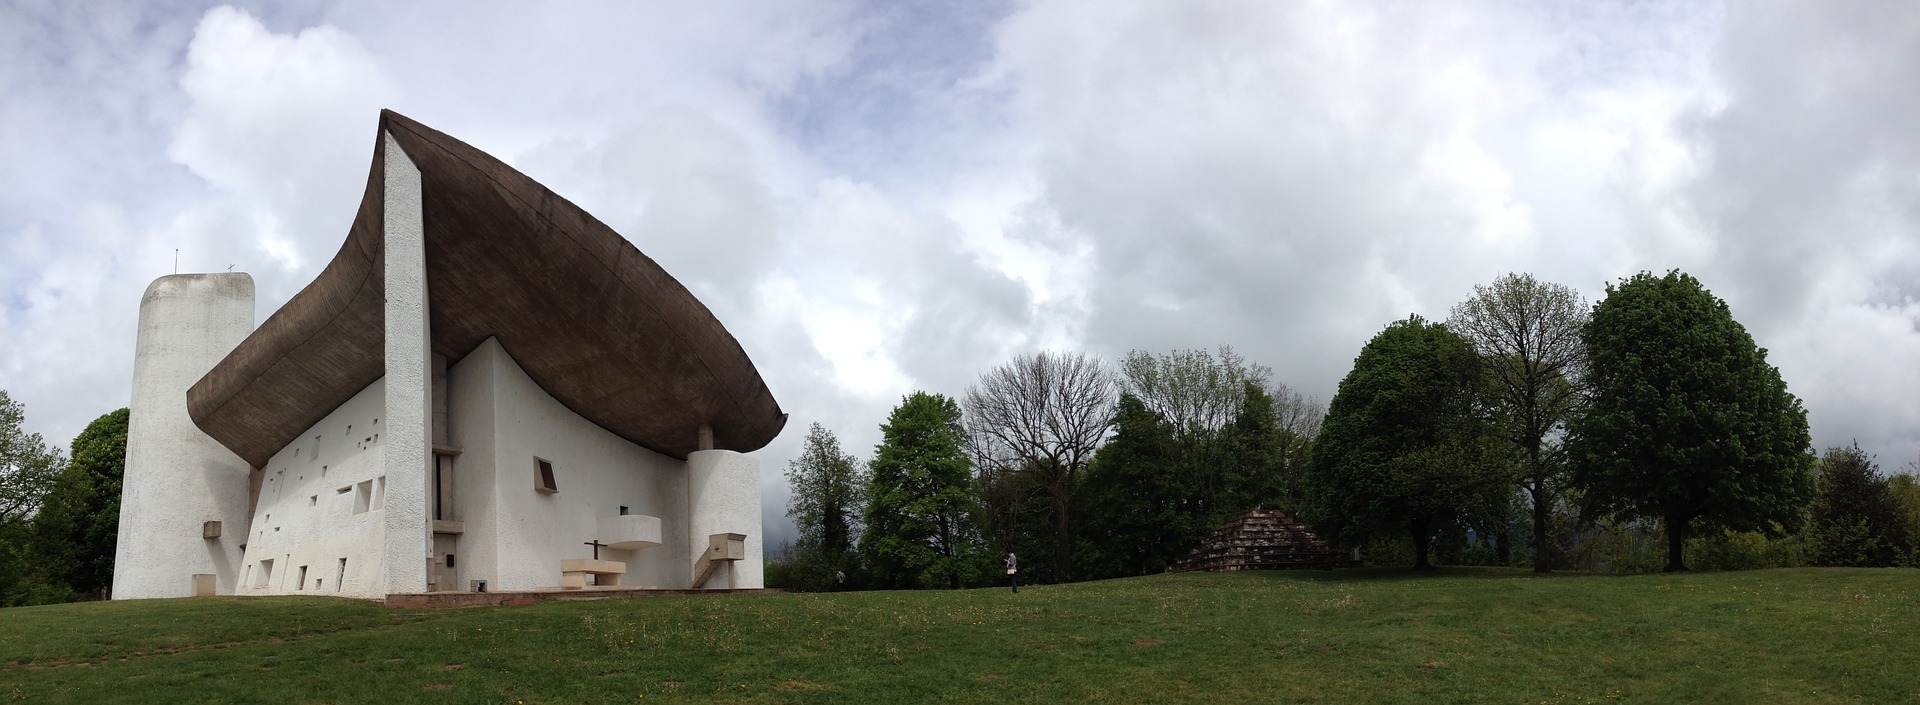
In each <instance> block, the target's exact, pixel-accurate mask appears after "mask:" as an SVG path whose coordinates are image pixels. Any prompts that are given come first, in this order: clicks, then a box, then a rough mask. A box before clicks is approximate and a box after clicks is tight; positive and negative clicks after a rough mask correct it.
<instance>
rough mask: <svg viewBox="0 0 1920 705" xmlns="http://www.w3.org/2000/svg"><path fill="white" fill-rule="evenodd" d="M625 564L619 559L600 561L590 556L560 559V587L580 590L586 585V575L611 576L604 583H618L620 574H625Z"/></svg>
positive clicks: (602, 577) (604, 577)
mask: <svg viewBox="0 0 1920 705" xmlns="http://www.w3.org/2000/svg"><path fill="white" fill-rule="evenodd" d="M626 573H627V564H625V563H621V562H620V561H602V560H596V559H592V558H564V559H561V561H560V589H562V590H581V589H584V588H586V587H587V576H589V575H593V576H600V579H606V576H613V577H612V579H611V580H609V581H608V582H606V583H602V584H604V585H619V584H620V576H622V575H626Z"/></svg>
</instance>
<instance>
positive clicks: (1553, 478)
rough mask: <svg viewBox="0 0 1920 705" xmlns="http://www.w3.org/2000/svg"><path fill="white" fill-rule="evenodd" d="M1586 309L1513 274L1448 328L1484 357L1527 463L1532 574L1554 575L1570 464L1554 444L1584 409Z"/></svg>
mask: <svg viewBox="0 0 1920 705" xmlns="http://www.w3.org/2000/svg"><path fill="white" fill-rule="evenodd" d="M1586 321H1587V312H1586V303H1585V302H1584V301H1581V299H1580V295H1579V294H1577V293H1575V292H1574V291H1573V289H1571V288H1569V287H1567V286H1564V285H1561V284H1552V283H1548V282H1542V281H1539V280H1537V279H1534V278H1533V275H1531V274H1508V275H1506V276H1504V277H1501V278H1499V279H1496V280H1494V282H1493V285H1492V286H1475V287H1473V298H1471V299H1468V300H1466V301H1465V302H1462V303H1461V304H1460V305H1458V306H1455V307H1454V308H1453V314H1452V316H1450V317H1449V318H1448V320H1447V327H1448V328H1451V329H1453V330H1454V332H1456V333H1459V334H1460V335H1461V336H1463V337H1465V338H1466V339H1467V340H1468V341H1469V342H1471V343H1473V346H1474V348H1475V349H1476V350H1478V351H1479V353H1480V359H1481V360H1482V361H1483V363H1484V364H1483V365H1482V369H1483V370H1485V373H1486V376H1487V380H1488V383H1489V384H1490V385H1491V386H1492V388H1493V393H1494V398H1495V401H1496V403H1497V404H1498V406H1499V407H1500V409H1501V412H1502V413H1501V414H1500V416H1501V420H1502V421H1503V426H1505V428H1506V434H1505V435H1506V437H1507V440H1508V441H1509V442H1511V443H1512V444H1513V446H1514V448H1515V449H1516V450H1518V451H1519V453H1520V457H1521V458H1522V464H1521V468H1522V471H1521V473H1520V477H1521V483H1520V484H1521V487H1522V488H1524V489H1525V490H1526V491H1527V494H1528V495H1529V497H1530V498H1531V499H1532V500H1533V569H1534V571H1535V572H1540V573H1545V572H1548V571H1550V570H1552V569H1553V565H1552V558H1551V557H1552V551H1551V550H1550V547H1551V545H1552V543H1551V538H1550V536H1549V533H1548V527H1549V526H1550V525H1551V524H1552V522H1551V520H1550V516H1549V515H1550V514H1551V512H1552V509H1553V503H1554V501H1555V495H1556V494H1557V493H1558V490H1559V489H1560V484H1561V482H1562V475H1563V474H1564V473H1563V472H1562V469H1563V468H1564V467H1565V462H1564V460H1565V458H1564V457H1563V455H1562V453H1561V452H1560V451H1561V450H1562V448H1561V447H1560V446H1559V445H1558V444H1556V443H1553V442H1552V437H1553V436H1555V435H1558V434H1559V433H1560V432H1561V431H1563V430H1564V429H1565V424H1566V422H1567V419H1568V418H1570V417H1571V416H1572V414H1573V412H1574V410H1575V409H1576V408H1577V407H1578V405H1579V402H1580V395H1579V391H1578V389H1577V388H1576V387H1575V384H1574V382H1575V381H1576V380H1578V379H1579V377H1580V372H1581V368H1582V366H1583V365H1584V364H1585V357H1586V346H1584V345H1582V344H1581V342H1580V330H1581V328H1582V327H1583V326H1585V325H1586Z"/></svg>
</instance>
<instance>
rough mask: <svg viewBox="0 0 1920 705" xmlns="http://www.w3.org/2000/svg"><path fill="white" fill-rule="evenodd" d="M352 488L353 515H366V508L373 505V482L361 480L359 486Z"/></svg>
mask: <svg viewBox="0 0 1920 705" xmlns="http://www.w3.org/2000/svg"><path fill="white" fill-rule="evenodd" d="M353 487H354V490H355V492H354V493H353V513H355V514H365V513H367V507H369V506H371V505H372V503H373V481H372V480H362V481H360V484H357V485H354V486H353Z"/></svg>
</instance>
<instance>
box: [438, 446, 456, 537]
mask: <svg viewBox="0 0 1920 705" xmlns="http://www.w3.org/2000/svg"><path fill="white" fill-rule="evenodd" d="M456 516H458V515H456V514H455V513H454V511H453V457H452V456H446V455H435V456H434V457H433V518H434V519H435V520H436V521H453V520H454V519H455V517H456Z"/></svg>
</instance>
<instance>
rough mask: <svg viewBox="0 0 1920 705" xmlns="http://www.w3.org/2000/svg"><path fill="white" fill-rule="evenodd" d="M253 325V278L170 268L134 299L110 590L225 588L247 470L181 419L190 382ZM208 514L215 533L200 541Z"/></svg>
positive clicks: (235, 564) (235, 570) (235, 568)
mask: <svg viewBox="0 0 1920 705" xmlns="http://www.w3.org/2000/svg"><path fill="white" fill-rule="evenodd" d="M251 332H253V278H252V277H250V276H248V275H246V274H245V273H240V272H234V273H222V274H175V275H170V276H165V277H161V278H159V279H157V280H154V282H153V284H152V285H150V286H148V287H147V292H146V294H145V295H144V296H142V297H141V298H140V330H139V337H138V339H137V342H136V343H135V345H134V362H133V399H132V402H131V404H130V405H129V408H130V410H131V411H130V415H129V418H128V426H127V468H126V479H125V482H124V484H123V485H122V489H121V494H120V538H119V544H118V545H117V546H115V547H114V574H113V597H114V598H115V599H135V598H150V597H187V596H191V595H192V594H193V577H192V576H193V575H194V574H196V573H201V574H213V575H214V576H216V590H217V591H218V592H219V593H220V594H231V593H232V592H233V590H234V585H235V581H236V578H237V576H238V575H239V573H240V572H241V568H240V565H241V555H240V545H241V544H243V543H245V539H244V538H242V537H241V535H240V534H241V532H243V531H244V530H245V527H246V520H247V494H248V492H247V473H248V472H249V471H250V470H251V468H250V467H249V466H248V465H247V463H246V461H244V460H241V459H240V458H239V457H238V456H235V455H234V454H233V452H232V451H229V450H227V449H226V447H225V446H222V445H220V444H219V443H218V442H216V441H214V440H213V439H212V438H210V437H208V436H207V434H206V433H204V432H202V431H201V430H200V429H199V427H197V426H194V425H193V420H192V419H191V418H189V417H188V416H187V388H189V387H191V386H193V383H194V382H197V381H199V380H200V378H201V377H202V376H203V375H205V374H206V373H207V370H209V369H212V368H213V366H214V365H215V364H216V363H218V362H220V360H221V359H222V358H224V357H226V355H227V353H229V352H231V351H232V350H233V348H234V346H235V345H239V344H240V341H241V340H244V339H245V338H246V337H247V334H248V333H251ZM207 521H219V522H222V532H223V535H222V536H221V537H220V538H218V539H203V538H201V526H202V524H203V523H204V522H207Z"/></svg>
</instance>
